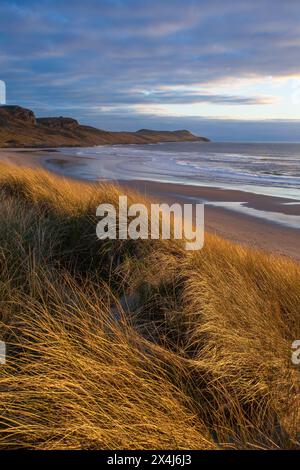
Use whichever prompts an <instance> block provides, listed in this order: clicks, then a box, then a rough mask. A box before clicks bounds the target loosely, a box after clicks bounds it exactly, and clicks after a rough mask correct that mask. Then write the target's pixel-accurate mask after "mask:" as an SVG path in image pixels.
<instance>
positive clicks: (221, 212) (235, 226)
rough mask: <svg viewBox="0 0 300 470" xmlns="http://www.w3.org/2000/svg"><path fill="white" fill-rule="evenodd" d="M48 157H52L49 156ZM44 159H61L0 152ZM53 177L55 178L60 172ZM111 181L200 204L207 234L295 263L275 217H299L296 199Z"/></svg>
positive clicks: (295, 238)
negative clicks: (274, 220) (272, 217)
mask: <svg viewBox="0 0 300 470" xmlns="http://www.w3.org/2000/svg"><path fill="white" fill-rule="evenodd" d="M52 153H53V156H51V154H52ZM56 153H57V155H56ZM49 158H50V159H52V161H53V160H54V161H55V160H56V159H58V161H60V159H61V156H60V154H59V152H57V151H56V150H53V149H34V150H31V149H24V150H16V149H5V150H4V149H1V150H0V160H2V161H6V162H12V163H14V164H17V165H21V166H28V167H35V166H45V164H46V162H47V161H49ZM63 158H64V160H63V161H66V162H67V164H68V165H72V161H73V159H72V158H71V157H68V158H67V160H66V157H65V156H63ZM47 168H48V166H47ZM51 168H53V166H52V167H51ZM59 173H60V174H61V171H59ZM117 183H119V184H120V185H122V186H124V187H128V188H130V189H135V190H138V191H140V192H141V193H142V194H143V195H145V196H148V197H150V198H153V200H156V201H159V202H167V203H170V204H171V203H174V202H178V203H181V204H184V203H191V202H192V203H196V202H204V203H205V230H206V231H207V232H209V233H212V234H216V235H219V236H221V237H223V238H226V239H228V240H231V241H234V242H235V243H240V244H245V245H248V246H251V247H253V248H258V249H262V250H265V251H268V252H272V253H274V254H280V255H283V256H287V257H291V258H293V259H297V260H300V230H299V229H298V228H293V227H292V226H291V227H288V226H284V224H282V223H280V219H281V218H283V221H284V217H288V219H287V220H291V221H293V217H296V218H297V217H299V216H300V203H299V201H295V200H293V199H290V200H289V199H286V198H278V197H272V196H262V195H258V194H253V193H250V192H244V191H238V190H224V189H219V188H212V187H201V186H194V185H193V186H189V185H186V184H177V183H160V182H154V181H140V180H134V181H124V180H118V181H117ZM241 204H242V205H243V210H242V211H241V210H240V208H241ZM245 208H246V209H247V210H246V211H245ZM247 211H248V212H249V215H247ZM270 213H273V214H274V213H275V214H278V223H274V222H273V221H268V214H270Z"/></svg>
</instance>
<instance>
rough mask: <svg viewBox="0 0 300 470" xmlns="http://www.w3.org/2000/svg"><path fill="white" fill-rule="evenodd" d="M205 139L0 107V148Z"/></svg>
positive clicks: (182, 132)
mask: <svg viewBox="0 0 300 470" xmlns="http://www.w3.org/2000/svg"><path fill="white" fill-rule="evenodd" d="M155 142H209V139H207V138H205V137H198V136H195V135H193V134H192V133H190V132H189V131H187V130H179V131H154V130H149V129H141V130H139V131H137V132H110V131H104V130H101V129H96V128H95V127H91V126H84V125H81V124H79V123H78V121H76V120H75V119H72V118H69V117H49V118H37V117H36V116H35V114H34V112H33V111H31V110H29V109H25V108H22V107H21V106H1V107H0V147H5V148H9V147H13V148H14V147H16V148H17V147H89V146H93V145H103V144H148V143H155Z"/></svg>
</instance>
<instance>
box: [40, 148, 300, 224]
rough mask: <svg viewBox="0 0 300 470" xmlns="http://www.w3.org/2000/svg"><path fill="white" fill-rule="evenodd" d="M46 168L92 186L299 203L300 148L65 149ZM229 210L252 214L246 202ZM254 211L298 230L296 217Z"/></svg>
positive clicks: (46, 163)
mask: <svg viewBox="0 0 300 470" xmlns="http://www.w3.org/2000/svg"><path fill="white" fill-rule="evenodd" d="M44 164H45V165H46V166H47V167H48V168H49V169H51V170H54V171H56V172H59V173H62V174H64V175H65V176H71V177H76V178H81V179H85V180H90V181H101V180H111V181H116V180H123V181H130V180H143V181H156V182H168V183H180V184H186V185H190V186H191V185H192V186H193V185H194V186H202V187H203V186H206V187H214V188H221V189H234V190H240V191H245V192H250V193H254V194H258V195H264V196H274V197H279V198H284V199H289V201H287V202H286V203H287V204H297V205H298V204H300V143H238V142H234V143H230V142H216V143H213V142H209V143H203V142H180V143H159V144H148V145H105V146H97V147H89V148H64V149H60V152H59V153H56V154H52V155H51V157H49V158H46V159H45V162H44ZM220 203H221V202H220ZM229 208H230V207H229ZM231 209H232V210H237V211H244V212H245V211H247V210H248V212H249V211H250V212H251V210H250V209H251V208H249V207H248V208H247V207H246V206H245V205H243V201H241V203H240V205H238V204H237V203H234V204H233V205H232V207H231ZM256 212H257V213H253V209H252V213H249V215H252V216H258V217H261V218H267V219H268V218H269V219H270V221H275V222H278V223H281V224H283V225H288V226H291V227H294V228H300V217H299V216H298V215H282V214H280V217H279V216H278V214H277V215H276V213H275V214H274V215H272V213H271V214H263V213H262V212H263V211H261V213H259V211H256ZM273 219H274V220H273Z"/></svg>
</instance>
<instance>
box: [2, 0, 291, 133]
mask: <svg viewBox="0 0 300 470" xmlns="http://www.w3.org/2000/svg"><path fill="white" fill-rule="evenodd" d="M0 79H2V80H5V82H6V84H7V99H8V104H15V103H17V104H20V105H22V106H25V107H29V108H31V109H33V110H34V111H35V112H36V114H37V115H39V116H48V115H66V116H73V117H75V118H77V119H79V120H80V121H81V122H83V123H86V124H91V125H95V126H97V127H101V128H105V129H112V130H136V129H139V128H141V127H151V128H157V129H177V128H188V129H190V130H192V131H193V132H195V133H198V134H202V135H207V136H208V137H210V138H212V139H214V140H282V141H300V1H298V0H284V1H282V0H252V1H249V0H248V1H244V0H226V1H225V0H163V1H162V0H160V1H156V0H151V1H148V0H97V1H96V0H84V1H83V0H80V1H78V0H73V1H64V0H39V1H38V0H26V1H24V0H22V1H18V0H16V1H8V0H1V3H0Z"/></svg>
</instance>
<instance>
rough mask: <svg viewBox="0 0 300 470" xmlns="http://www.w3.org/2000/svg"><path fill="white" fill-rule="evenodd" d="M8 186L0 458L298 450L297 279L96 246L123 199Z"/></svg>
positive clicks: (39, 179)
mask: <svg viewBox="0 0 300 470" xmlns="http://www.w3.org/2000/svg"><path fill="white" fill-rule="evenodd" d="M0 175H1V176H0V197H1V205H0V302H1V318H0V320H1V336H2V339H5V340H6V341H7V342H8V345H9V346H8V352H9V359H8V362H7V364H6V365H2V366H1V367H0V389H1V401H0V407H1V411H0V415H1V426H0V448H1V447H2V448H7V447H13V448H15V447H24V446H25V447H30V448H41V449H53V448H55V449H57V448H58V449H68V448H70V449H77V448H97V449H116V448H128V449H135V448H138V449H147V448H148V449H149V448H157V449H161V448H186V449H187V448H190V449H196V448H200V449H214V448H220V447H233V448H257V447H259V448H274V447H275V448H276V447H284V448H291V447H292V448H295V447H298V446H299V442H298V441H297V432H298V433H299V422H300V416H299V375H300V373H299V372H300V370H299V368H298V369H297V368H295V367H294V368H293V367H292V366H291V360H290V357H291V349H290V348H291V343H292V341H293V340H294V339H299V338H300V313H299V312H300V276H299V275H300V267H299V265H297V264H295V263H293V262H292V261H288V260H285V259H282V258H278V257H276V258H275V257H272V256H267V255H264V254H262V253H260V252H257V251H252V250H250V249H246V248H242V247H240V246H237V245H233V244H231V243H229V242H225V241H224V240H221V239H219V238H215V237H211V236H210V237H207V239H206V245H205V248H204V249H203V250H201V251H200V252H197V253H191V252H186V251H185V250H184V249H183V246H182V244H181V242H178V241H162V240H157V241H135V242H134V241H99V240H97V238H96V234H95V227H96V223H97V220H96V217H95V208H96V206H98V205H99V204H100V203H101V202H103V201H105V202H111V203H115V204H116V203H117V199H118V194H119V190H118V188H116V187H113V186H109V185H88V184H84V183H76V182H71V181H65V180H62V179H60V178H58V177H55V176H52V175H50V174H48V173H46V172H43V171H41V170H40V171H37V170H24V169H20V168H16V167H10V166H6V165H1V167H0ZM129 197H130V200H131V201H137V200H138V201H139V202H141V197H140V196H139V195H137V194H134V193H132V194H130V195H129ZM298 439H299V437H298Z"/></svg>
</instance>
